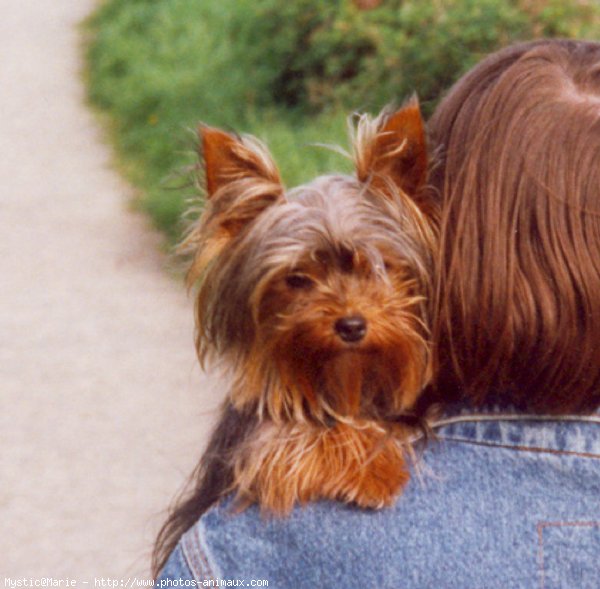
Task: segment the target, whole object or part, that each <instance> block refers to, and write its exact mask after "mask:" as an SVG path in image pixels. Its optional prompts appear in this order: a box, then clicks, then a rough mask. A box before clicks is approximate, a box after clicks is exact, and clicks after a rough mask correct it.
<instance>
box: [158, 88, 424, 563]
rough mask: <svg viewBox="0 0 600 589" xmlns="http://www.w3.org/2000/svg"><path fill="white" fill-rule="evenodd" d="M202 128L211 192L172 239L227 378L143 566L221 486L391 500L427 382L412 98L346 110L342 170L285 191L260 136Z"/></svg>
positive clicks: (420, 168) (205, 357) (205, 347)
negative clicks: (345, 166) (348, 132)
mask: <svg viewBox="0 0 600 589" xmlns="http://www.w3.org/2000/svg"><path fill="white" fill-rule="evenodd" d="M201 138H202V147H203V157H204V164H205V166H204V168H205V179H206V189H207V197H208V202H207V207H206V210H205V211H204V213H203V215H202V217H201V218H200V220H199V222H198V223H197V224H196V225H195V226H194V227H193V229H192V231H191V232H190V233H189V235H188V238H187V239H186V241H185V244H184V247H185V248H186V249H187V250H188V251H190V252H191V253H192V255H193V262H192V265H191V269H190V272H189V275H188V280H189V284H190V286H192V285H198V290H197V295H196V322H197V341H196V344H197V350H198V355H199V357H200V359H201V361H202V362H206V361H215V360H216V361H218V362H220V363H221V364H222V365H223V366H224V367H225V369H226V370H227V372H228V374H229V376H230V380H231V387H230V391H229V394H228V396H227V400H226V402H225V406H224V408H223V413H222V416H221V420H220V423H219V424H218V426H217V429H216V431H215V433H214V434H213V437H212V439H211V441H210V443H209V446H208V449H207V451H206V453H205V455H204V457H203V459H202V461H201V463H200V465H199V467H198V469H197V471H196V472H195V473H194V476H193V485H194V488H193V489H192V491H191V493H190V494H189V495H188V496H187V498H185V499H184V500H183V502H181V503H180V505H179V506H178V507H177V508H176V509H175V511H174V512H173V513H172V515H171V517H170V519H169V520H168V522H167V523H166V525H165V526H164V528H163V530H162V532H161V535H160V537H159V539H158V542H157V550H156V552H155V572H157V571H158V570H159V569H160V567H161V566H162V565H163V564H164V562H165V559H166V557H167V556H168V554H169V553H170V551H171V550H172V549H173V547H174V545H175V543H176V542H177V540H178V538H179V537H180V536H181V534H182V533H183V532H184V531H185V530H186V529H187V528H189V527H190V526H191V525H192V524H193V523H194V521H196V519H197V518H198V517H199V516H200V515H201V513H203V512H204V511H205V510H206V509H207V508H208V507H210V506H211V505H212V504H214V503H215V502H216V501H218V500H219V499H220V498H221V497H222V496H223V495H225V494H226V493H229V492H233V493H234V494H235V497H236V504H237V505H238V506H240V507H244V506H245V505H248V504H250V503H255V502H256V503H258V504H259V505H260V507H261V509H262V510H263V511H265V512H270V513H275V514H285V513H287V512H288V511H289V510H290V509H291V508H292V506H293V505H294V504H295V503H296V502H301V503H302V502H306V501H312V500H316V499H320V498H329V499H336V500H341V501H347V502H354V503H356V504H358V505H361V506H364V507H371V508H379V507H382V506H384V505H388V504H390V503H391V502H392V501H393V500H394V499H395V497H396V496H397V495H398V493H399V492H400V490H401V489H402V487H403V485H404V484H405V483H406V481H407V479H408V474H407V470H406V468H405V465H404V449H403V444H402V436H403V435H404V434H405V428H404V427H403V426H402V425H399V424H398V420H397V416H398V415H399V414H402V413H403V412H407V411H409V410H410V409H411V407H412V406H413V404H414V403H415V401H416V399H417V398H418V396H419V394H420V393H421V391H422V390H423V388H424V386H425V385H426V384H427V383H428V382H429V380H430V378H431V355H430V342H429V333H428V328H427V325H428V322H429V319H428V313H429V311H428V304H429V300H430V295H431V290H432V283H431V268H432V264H433V255H434V252H435V247H436V207H435V201H434V199H433V198H432V197H431V195H430V194H429V193H428V189H427V184H426V176H427V155H426V146H425V136H424V129H423V123H422V120H421V116H420V112H419V107H418V103H417V102H416V100H415V99H413V100H412V101H410V102H409V103H407V105H405V106H404V107H403V108H402V109H400V110H398V111H397V112H390V111H386V112H384V113H382V114H381V115H380V116H379V117H377V118H376V119H371V118H369V117H367V116H362V117H360V118H359V120H358V125H357V128H356V132H355V141H354V160H355V169H356V174H355V176H353V177H350V176H341V175H335V176H323V177H320V178H318V179H316V180H314V181H313V182H311V183H309V184H306V185H304V186H301V187H298V188H295V189H293V190H291V191H286V190H285V189H284V187H283V185H282V183H281V180H280V178H279V174H278V172H277V169H276V167H275V165H274V163H273V162H272V160H271V158H270V156H269V154H268V152H267V150H266V148H265V147H264V146H263V145H262V144H260V143H259V142H258V141H257V140H255V139H253V138H250V137H238V136H233V135H230V134H228V133H224V132H222V131H219V130H217V129H212V128H209V127H203V128H201Z"/></svg>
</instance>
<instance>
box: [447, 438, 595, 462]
mask: <svg viewBox="0 0 600 589" xmlns="http://www.w3.org/2000/svg"><path fill="white" fill-rule="evenodd" d="M438 439H440V440H444V441H445V442H457V443H463V444H473V445H475V446H488V447H494V448H504V449H506V450H515V451H517V452H535V453H538V454H559V455H566V456H577V457H579V458H592V459H600V454H594V453H593V452H577V451H576V450H557V449H555V448H542V447H539V446H518V445H510V444H498V443H496V442H483V441H480V440H471V439H468V438H457V437H446V436H443V435H442V436H438Z"/></svg>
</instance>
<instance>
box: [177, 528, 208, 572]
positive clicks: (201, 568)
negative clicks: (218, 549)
mask: <svg viewBox="0 0 600 589" xmlns="http://www.w3.org/2000/svg"><path fill="white" fill-rule="evenodd" d="M198 527H199V526H196V527H194V528H192V529H191V530H190V531H189V532H188V533H187V534H185V535H184V536H183V538H182V550H183V555H184V557H185V560H186V561H187V565H188V567H189V568H190V571H191V573H192V575H193V577H194V578H195V579H196V581H198V582H202V581H216V577H215V574H214V572H213V570H212V567H211V566H210V563H209V559H208V556H207V554H206V551H205V550H204V547H203V546H202V544H201V542H200V530H199V529H198Z"/></svg>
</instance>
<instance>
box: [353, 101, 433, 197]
mask: <svg viewBox="0 0 600 589" xmlns="http://www.w3.org/2000/svg"><path fill="white" fill-rule="evenodd" d="M361 127H362V128H361ZM357 138H358V141H357V145H356V148H355V164H356V173H357V177H358V179H359V181H361V182H364V183H365V184H370V185H371V186H373V187H374V188H375V189H377V190H378V191H380V192H383V193H386V194H389V193H390V191H393V190H397V189H400V190H401V191H402V192H404V193H406V194H407V195H408V196H415V195H417V193H418V192H419V190H420V189H421V188H422V187H423V185H424V184H425V182H426V179H427V145H426V140H425V125H424V123H423V118H422V116H421V109H420V107H419V101H418V99H417V98H416V96H414V97H413V98H411V99H410V100H409V101H408V102H407V103H406V104H405V105H404V106H403V107H402V108H400V109H399V110H397V111H396V112H392V113H389V112H385V111H384V112H383V113H382V114H381V115H379V117H377V119H375V120H374V121H369V120H368V119H366V120H365V119H363V118H361V120H360V121H359V124H358V132H357Z"/></svg>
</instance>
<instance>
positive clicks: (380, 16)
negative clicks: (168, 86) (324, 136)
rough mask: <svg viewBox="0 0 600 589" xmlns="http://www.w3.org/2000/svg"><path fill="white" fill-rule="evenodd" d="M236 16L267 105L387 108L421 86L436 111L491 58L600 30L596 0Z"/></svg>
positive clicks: (267, 4)
mask: <svg viewBox="0 0 600 589" xmlns="http://www.w3.org/2000/svg"><path fill="white" fill-rule="evenodd" d="M252 6H253V8H252V9H246V10H244V11H243V12H240V13H236V14H234V15H233V19H234V22H233V24H232V31H235V34H236V36H237V39H238V40H240V41H242V43H240V50H241V51H242V52H241V53H239V54H238V55H237V59H238V60H239V62H241V63H246V64H247V65H246V67H247V68H248V70H250V71H254V72H259V74H258V76H257V77H256V78H255V82H256V83H255V85H254V89H253V92H254V98H255V99H257V100H258V101H259V103H260V104H262V105H269V104H282V105H284V106H288V107H302V108H303V109H305V111H306V112H308V113H314V112H319V111H322V110H323V109H327V108H329V107H332V106H333V107H336V108H337V107H342V108H345V109H348V108H350V109H355V108H357V107H360V108H365V107H366V108H369V109H372V110H377V109H379V108H381V107H382V106H383V105H385V104H387V103H389V102H390V101H392V100H396V101H400V100H402V99H403V98H405V97H406V96H408V95H410V94H411V93H412V92H413V91H415V90H416V91H417V92H418V94H419V96H420V97H421V101H422V102H424V103H425V104H426V105H427V106H426V109H427V110H431V108H432V107H433V106H434V105H435V102H436V101H437V99H438V98H439V96H440V94H441V93H442V92H443V91H444V90H445V89H447V88H448V86H449V85H450V84H451V83H452V82H453V81H455V80H456V79H457V78H458V77H459V76H460V74H461V73H463V72H464V71H466V70H467V69H469V68H470V67H471V66H472V65H474V64H475V63H476V62H477V61H479V60H480V58H481V57H483V56H484V55H486V54H487V53H489V52H491V51H493V50H495V49H498V48H500V47H502V46H505V45H508V44H509V43H512V42H516V41H520V40H529V39H533V38H539V37H557V36H564V37H591V38H597V37H598V34H600V5H598V4H597V3H596V2H593V0H589V1H588V2H585V1H582V0H438V1H431V0H430V1H425V0H383V1H382V2H381V4H380V6H379V7H378V8H376V9H372V10H360V9H359V8H358V7H357V6H356V5H355V4H354V3H353V2H350V1H349V0H297V1H295V2H289V3H286V4H283V3H281V2H280V1H279V0H260V1H257V2H254V3H253V4H252Z"/></svg>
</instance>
